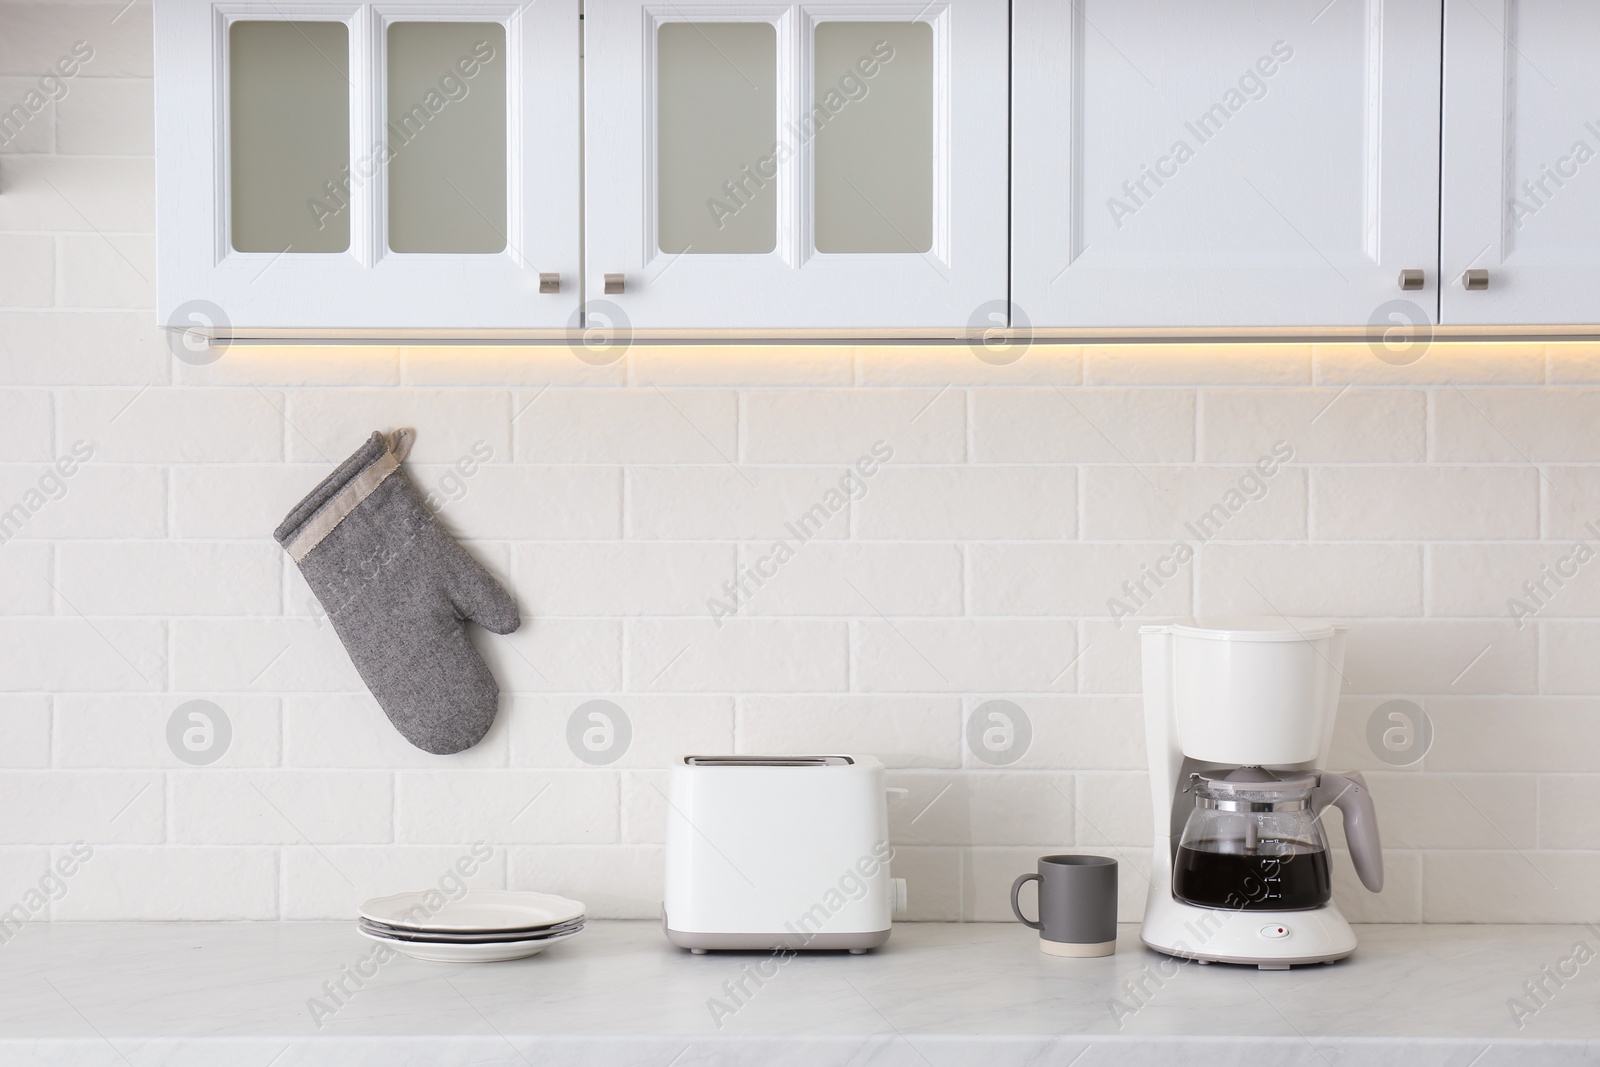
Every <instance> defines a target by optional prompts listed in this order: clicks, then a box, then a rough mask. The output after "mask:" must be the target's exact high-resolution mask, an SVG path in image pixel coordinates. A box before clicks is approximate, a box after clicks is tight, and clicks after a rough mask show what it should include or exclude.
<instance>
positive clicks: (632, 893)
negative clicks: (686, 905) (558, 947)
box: [506, 845, 665, 922]
mask: <svg viewBox="0 0 1600 1067" xmlns="http://www.w3.org/2000/svg"><path fill="white" fill-rule="evenodd" d="M508 851H509V853H510V856H509V859H508V860H507V870H506V884H507V886H508V887H509V888H511V889H532V890H536V891H538V892H540V893H555V894H557V895H558V896H563V897H569V898H571V899H573V900H579V901H582V902H583V904H584V906H585V908H586V909H587V910H588V913H589V914H590V915H594V916H600V915H605V916H608V917H611V918H617V919H650V920H652V921H655V922H659V921H660V920H661V895H662V894H661V881H662V873H663V871H664V870H665V859H664V857H663V850H662V849H660V848H656V847H654V846H650V845H631V846H621V845H545V846H539V847H527V846H523V847H513V848H511V849H509V850H508Z"/></svg>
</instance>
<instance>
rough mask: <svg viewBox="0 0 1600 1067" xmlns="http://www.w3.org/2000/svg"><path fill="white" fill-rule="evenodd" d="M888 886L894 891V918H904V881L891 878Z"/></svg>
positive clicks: (905, 904) (905, 905)
mask: <svg viewBox="0 0 1600 1067" xmlns="http://www.w3.org/2000/svg"><path fill="white" fill-rule="evenodd" d="M889 885H890V887H891V888H892V889H893V890H894V918H896V919H904V918H905V917H906V907H907V903H906V880H905V879H904V878H891V879H889Z"/></svg>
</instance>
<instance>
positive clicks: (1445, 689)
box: [1344, 619, 1539, 695]
mask: <svg viewBox="0 0 1600 1067" xmlns="http://www.w3.org/2000/svg"><path fill="white" fill-rule="evenodd" d="M1538 673H1539V664H1538V650H1537V647H1536V637H1535V632H1534V630H1533V628H1532V627H1530V628H1528V629H1525V630H1518V629H1517V628H1516V626H1515V625H1514V624H1513V623H1510V622H1443V621H1438V622H1435V621H1426V622H1425V621H1422V620H1417V619H1410V620H1403V621H1389V620H1384V621H1372V622H1363V623H1360V624H1358V625H1355V626H1352V627H1351V628H1350V633H1349V635H1348V637H1347V638H1346V639H1345V666H1344V677H1345V684H1344V689H1345V692H1347V693H1440V694H1449V695H1456V694H1473V693H1532V692H1534V691H1535V689H1536V688H1537V686H1538Z"/></svg>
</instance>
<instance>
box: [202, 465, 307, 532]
mask: <svg viewBox="0 0 1600 1067" xmlns="http://www.w3.org/2000/svg"><path fill="white" fill-rule="evenodd" d="M327 474H328V468H326V467H323V466H321V465H314V464H297V465H294V466H231V465H230V466H215V465H211V466H197V467H176V468H174V469H173V471H172V483H171V484H172V536H174V537H181V538H198V539H206V540H247V541H261V540H265V539H269V538H271V536H272V531H273V530H275V529H277V528H278V524H279V523H281V522H282V521H283V520H284V518H285V517H286V516H287V515H288V514H289V509H290V508H292V507H294V506H295V505H296V504H297V503H299V502H300V500H301V498H302V497H304V496H305V495H306V494H307V493H309V492H310V491H311V490H312V489H314V488H316V486H317V483H318V482H320V481H321V480H322V479H323V478H325V477H326V476H327ZM273 543H274V544H276V542H273Z"/></svg>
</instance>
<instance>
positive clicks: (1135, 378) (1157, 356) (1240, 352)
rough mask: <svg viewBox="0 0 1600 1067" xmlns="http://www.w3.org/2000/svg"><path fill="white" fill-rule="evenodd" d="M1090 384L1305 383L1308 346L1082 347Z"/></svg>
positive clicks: (1158, 345) (1307, 369) (1307, 365)
mask: <svg viewBox="0 0 1600 1067" xmlns="http://www.w3.org/2000/svg"><path fill="white" fill-rule="evenodd" d="M1084 380H1085V381H1087V382H1089V383H1090V384H1092V385H1215V384H1218V383H1223V382H1247V383H1249V384H1251V385H1306V384H1309V383H1310V381H1311V346H1310V345H1303V344H1301V345H1296V344H1282V345H1280V344H1253V345H1229V344H1178V345H1171V344H1166V345H1163V344H1148V345H1145V344H1116V345H1090V346H1088V347H1087V348H1085V349H1084Z"/></svg>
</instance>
